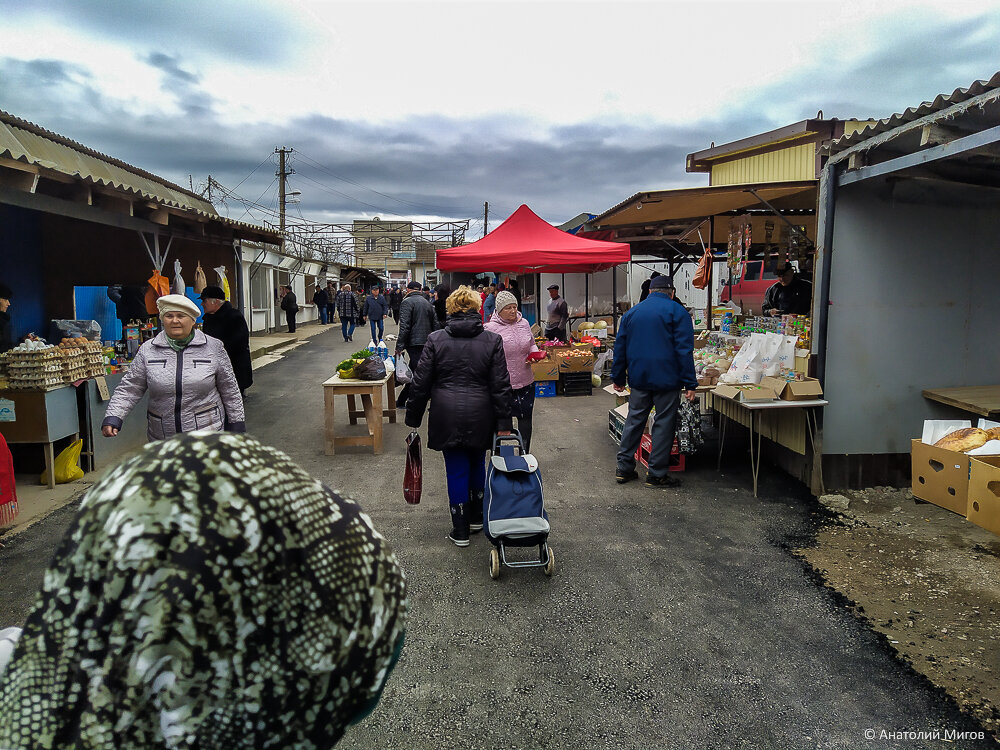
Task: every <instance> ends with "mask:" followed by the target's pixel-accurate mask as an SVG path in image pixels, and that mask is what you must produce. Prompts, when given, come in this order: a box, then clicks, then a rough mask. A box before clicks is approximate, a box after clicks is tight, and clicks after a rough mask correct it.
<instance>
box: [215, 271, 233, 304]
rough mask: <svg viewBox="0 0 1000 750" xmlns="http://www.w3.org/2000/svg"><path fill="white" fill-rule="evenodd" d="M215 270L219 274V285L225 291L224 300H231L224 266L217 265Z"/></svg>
mask: <svg viewBox="0 0 1000 750" xmlns="http://www.w3.org/2000/svg"><path fill="white" fill-rule="evenodd" d="M215 272H216V273H217V274H218V275H219V286H220V287H222V291H223V292H225V293H226V302H231V301H232V299H231V297H230V295H229V279H227V278H226V267H225V266H218V267H216V269H215Z"/></svg>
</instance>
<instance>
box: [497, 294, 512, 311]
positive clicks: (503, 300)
mask: <svg viewBox="0 0 1000 750" xmlns="http://www.w3.org/2000/svg"><path fill="white" fill-rule="evenodd" d="M516 304H517V297H515V296H514V295H513V294H511V293H510V292H508V291H507V290H504V291H502V292H500V293H499V294H498V295H497V312H500V311H501V310H503V309H504V308H505V307H507V305H516Z"/></svg>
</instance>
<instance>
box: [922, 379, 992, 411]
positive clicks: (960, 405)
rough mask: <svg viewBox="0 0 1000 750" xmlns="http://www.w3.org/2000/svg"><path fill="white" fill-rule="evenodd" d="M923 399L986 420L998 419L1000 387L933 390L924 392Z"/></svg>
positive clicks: (980, 386) (985, 386)
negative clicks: (976, 415)
mask: <svg viewBox="0 0 1000 750" xmlns="http://www.w3.org/2000/svg"><path fill="white" fill-rule="evenodd" d="M924 398H926V399H930V400H931V401H937V402H939V403H942V404H947V405H948V406H954V407H955V408H957V409H962V410H963V411H970V412H972V413H973V414H978V415H979V416H981V417H986V418H987V419H990V418H993V417H1000V385H974V386H968V387H963V388H934V389H933V390H929V391H924Z"/></svg>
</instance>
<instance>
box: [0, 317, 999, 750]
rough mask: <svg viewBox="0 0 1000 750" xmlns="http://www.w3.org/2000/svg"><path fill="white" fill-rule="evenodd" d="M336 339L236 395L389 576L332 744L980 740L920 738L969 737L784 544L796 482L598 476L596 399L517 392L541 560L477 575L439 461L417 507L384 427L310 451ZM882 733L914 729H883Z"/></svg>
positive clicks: (429, 463)
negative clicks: (756, 484)
mask: <svg viewBox="0 0 1000 750" xmlns="http://www.w3.org/2000/svg"><path fill="white" fill-rule="evenodd" d="M388 328H391V329H392V330H395V326H394V325H392V324H390V325H389V326H388ZM387 332H388V331H387ZM358 341H360V337H358V340H357V341H356V342H355V343H354V344H345V343H343V342H342V340H341V337H340V334H339V327H337V330H336V331H331V332H330V333H325V334H322V335H320V336H318V337H314V338H312V339H310V340H309V343H307V344H306V345H304V346H301V347H299V348H297V349H295V350H293V351H291V352H290V353H289V354H288V355H287V356H286V357H285V358H284V359H282V360H281V361H279V362H277V363H275V364H273V365H270V366H268V367H266V368H263V369H260V370H258V371H256V372H255V373H254V380H255V384H254V386H253V388H252V389H251V391H250V394H251V395H250V397H249V400H248V404H247V408H248V426H249V429H250V431H251V432H252V433H253V434H254V435H256V436H257V437H258V438H260V439H261V440H263V441H264V442H266V443H269V444H271V445H274V446H276V447H280V448H281V449H282V450H284V451H286V452H287V453H289V454H290V455H291V456H292V457H293V458H294V459H295V460H296V461H298V462H299V463H300V464H301V465H302V466H303V467H304V468H305V469H306V470H308V471H310V472H311V473H313V474H314V475H315V476H317V477H318V478H320V479H322V480H323V481H325V482H327V483H328V484H329V485H330V486H331V487H333V488H335V489H338V490H340V491H341V492H343V493H346V494H350V495H352V496H353V497H355V498H356V499H358V500H359V502H361V503H362V506H363V507H364V508H365V509H366V511H367V512H368V513H369V514H370V515H371V517H372V518H373V520H374V523H375V525H376V527H377V528H379V529H380V530H381V531H382V532H383V533H384V534H385V536H386V537H387V538H388V539H389V540H390V542H391V543H392V545H393V546H394V548H395V550H396V552H397V554H398V556H399V559H400V561H401V563H402V565H403V566H404V568H405V569H406V571H407V576H408V585H409V592H410V597H411V601H412V615H411V620H410V626H409V631H408V633H407V645H406V649H405V651H404V653H403V657H402V659H401V660H400V663H399V665H398V666H397V668H396V671H395V672H394V674H393V675H392V677H391V679H390V681H389V685H388V687H387V689H386V692H385V695H384V697H383V700H382V702H381V704H380V706H379V708H378V709H377V710H376V711H375V713H374V714H373V715H372V716H371V717H370V718H368V719H367V720H365V721H364V722H363V723H362V724H360V725H359V726H357V727H354V728H352V729H351V730H350V731H349V732H348V735H347V736H346V738H345V739H344V740H343V741H342V743H341V745H340V746H339V747H343V748H350V749H351V750H360V749H361V748H408V749H411V750H420V749H421V748H441V747H456V748H483V749H486V748H525V749H528V748H560V749H561V748H566V749H567V750H569V749H570V748H572V749H573V750H577V749H579V748H615V749H620V748H634V749H635V750H647V749H648V748H695V747H698V748H764V747H773V748H868V747H872V748H888V747H906V748H924V747H927V748H932V747H943V746H948V747H968V748H975V747H993V746H994V745H992V744H989V743H988V742H986V741H981V742H977V741H975V740H959V741H957V742H955V743H954V744H943V743H942V742H941V741H940V740H935V739H921V738H920V734H919V733H926V734H925V735H923V736H924V737H928V736H933V734H934V733H935V732H937V733H939V736H940V737H942V738H944V737H946V736H947V735H946V734H945V733H946V732H947V731H952V732H954V731H958V732H973V733H976V732H979V731H980V728H979V726H978V725H977V724H975V723H974V722H973V721H972V720H970V719H968V718H967V717H965V716H964V715H962V714H960V713H959V712H958V711H957V709H956V708H955V705H954V703H953V702H952V701H951V700H950V699H948V698H947V697H946V696H945V695H944V694H943V693H942V692H941V691H939V690H938V689H936V688H934V687H933V686H932V685H931V684H930V683H929V682H927V681H926V680H925V679H924V678H923V677H921V676H919V675H917V674H916V673H914V672H913V671H912V670H910V669H909V668H908V667H906V666H905V665H903V664H901V663H899V662H898V661H896V660H895V658H894V657H893V653H892V650H891V648H890V647H889V645H888V644H887V643H886V642H885V640H884V638H883V636H881V635H877V634H875V633H874V632H872V631H871V630H870V629H869V628H868V627H867V626H865V625H864V624H863V623H861V622H859V621H858V620H856V619H855V618H854V616H853V615H852V614H851V613H850V612H849V611H848V610H847V609H846V608H845V607H844V606H843V603H842V602H841V601H839V599H838V597H837V596H836V595H834V594H832V593H831V592H829V591H828V590H826V589H824V588H822V587H820V586H818V585H817V584H816V583H815V582H814V580H813V579H812V577H811V576H810V575H809V572H808V570H807V569H806V567H805V566H804V565H803V563H802V562H800V561H799V560H798V559H796V558H794V557H793V556H792V555H791V554H789V552H788V551H787V550H788V548H789V547H794V546H797V545H798V544H800V543H801V542H802V540H803V539H807V538H808V537H809V536H810V535H811V534H813V533H814V531H815V528H816V526H817V524H818V523H820V522H821V520H822V519H821V516H819V515H818V513H817V510H816V506H815V503H814V502H813V501H812V500H811V499H810V498H809V497H808V496H807V494H806V492H805V490H804V488H802V487H800V486H798V485H796V484H795V483H793V482H792V481H791V480H790V479H787V478H786V477H785V476H784V475H783V474H781V473H780V471H778V470H775V469H771V470H768V469H767V468H766V467H765V468H762V477H761V490H760V497H759V498H754V497H753V495H752V490H751V484H750V475H749V467H748V466H747V463H748V462H747V461H746V458H745V455H744V454H743V452H742V450H741V448H740V446H739V445H738V442H737V441H735V440H734V441H733V442H732V443H729V441H728V440H727V446H728V447H727V453H728V464H729V469H728V470H726V471H724V473H723V474H722V475H720V474H719V473H717V472H716V471H715V460H714V456H713V455H712V446H711V444H709V445H708V446H706V448H705V449H704V451H705V452H704V453H703V454H702V456H701V457H698V458H696V459H695V460H693V461H691V462H689V470H688V471H687V472H686V473H685V474H684V475H683V477H684V486H683V487H682V488H681V489H680V490H662V489H656V490H654V489H649V488H645V487H643V486H642V485H641V484H639V483H631V484H629V485H625V486H624V487H619V486H618V485H616V484H615V483H614V479H613V474H614V466H615V464H614V451H615V446H614V445H613V443H612V442H611V440H610V438H609V437H608V435H607V412H608V409H609V408H610V407H611V406H612V405H613V399H612V398H611V397H610V396H608V395H607V394H604V393H601V392H597V393H595V395H594V396H591V397H590V398H584V397H580V398H552V399H541V400H538V401H537V402H536V410H535V438H534V441H533V442H534V449H535V450H534V453H535V454H536V455H537V457H538V459H539V461H540V464H541V467H542V472H543V477H544V481H545V498H546V503H547V508H548V510H549V515H550V520H551V522H552V528H553V531H552V534H551V537H550V541H551V543H552V546H553V549H554V550H555V555H556V564H557V571H556V574H555V575H554V576H553V577H552V578H546V577H545V576H544V575H543V574H542V572H541V571H540V570H522V571H514V570H508V569H505V570H504V571H503V573H502V575H501V578H500V580H499V581H493V580H492V579H491V578H490V577H489V573H488V552H489V544H488V543H487V542H486V540H485V539H483V538H482V537H481V536H479V537H478V538H474V541H473V544H472V545H471V546H470V547H468V548H466V549H458V548H456V547H454V546H453V545H451V544H450V543H448V542H447V541H446V540H445V538H444V537H445V534H446V533H447V530H448V528H449V526H448V523H449V521H448V511H447V508H446V507H445V506H446V503H447V500H446V496H445V491H444V472H443V462H442V460H441V458H440V455H439V454H436V453H433V452H427V453H426V454H425V458H424V464H425V467H424V470H425V477H424V488H425V489H424V499H423V501H422V502H421V504H420V505H418V506H407V505H406V504H405V503H404V501H403V497H402V492H401V482H402V472H403V463H404V448H405V446H404V443H403V440H404V438H405V436H406V434H407V432H408V430H407V428H406V427H405V426H403V425H402V419H400V420H399V422H400V423H399V424H396V425H388V424H387V425H386V432H385V436H386V450H385V453H384V454H382V455H380V456H373V455H371V453H370V452H368V453H366V452H365V451H364V450H362V449H347V450H345V451H344V452H343V453H341V454H338V455H337V456H333V457H327V456H324V455H323V446H322V442H323V441H322V430H323V394H322V389H321V387H320V386H319V383H320V382H322V381H323V380H324V379H325V378H327V377H329V375H330V374H331V373H332V371H333V367H334V366H335V365H336V364H337V363H338V362H339V361H340V360H341V359H342V358H343V357H344V356H345V355H346V354H348V353H350V352H351V351H353V350H355V349H356V348H358V347H359V344H358ZM340 415H341V416H343V411H340ZM343 421H346V419H345V420H343ZM345 429H348V428H346V426H345ZM354 429H358V430H360V429H361V428H360V427H358V428H354ZM71 514H72V509H67V510H64V511H61V512H59V513H57V514H55V515H53V516H51V517H50V518H49V519H47V520H46V521H45V522H43V523H41V524H38V525H36V526H35V527H33V528H31V529H29V530H28V531H26V532H24V533H23V534H20V535H18V536H17V537H15V538H14V539H13V540H11V541H10V542H9V543H8V547H7V548H5V549H0V602H2V604H0V627H4V626H7V625H11V624H19V623H20V621H21V620H23V618H24V616H25V615H26V613H27V611H28V609H29V607H30V604H31V599H32V596H33V595H32V593H31V592H32V591H33V590H35V589H37V586H38V584H39V582H40V580H41V574H42V569H43V567H44V564H45V562H46V561H47V560H48V558H49V556H50V554H51V549H52V548H53V546H54V544H55V541H56V540H57V539H58V537H59V535H60V534H61V533H62V532H63V530H64V528H65V526H66V524H67V523H68V522H69V520H70V518H71ZM866 730H869V734H870V733H871V732H874V735H875V739H874V740H871V741H869V740H868V739H866ZM899 732H913V733H916V735H914V736H912V737H907V736H905V735H892V734H886V733H899ZM894 736H895V737H899V739H894V738H893V737H894Z"/></svg>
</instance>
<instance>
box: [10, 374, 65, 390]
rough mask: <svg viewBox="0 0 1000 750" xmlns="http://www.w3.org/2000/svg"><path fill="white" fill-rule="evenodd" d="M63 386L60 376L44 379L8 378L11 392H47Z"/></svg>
mask: <svg viewBox="0 0 1000 750" xmlns="http://www.w3.org/2000/svg"><path fill="white" fill-rule="evenodd" d="M60 385H63V379H62V376H61V375H54V376H52V375H50V376H47V377H44V378H25V379H20V378H13V377H12V378H10V389H11V390H12V391H15V390H17V391H31V390H47V389H48V388H55V387H56V386H60Z"/></svg>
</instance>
